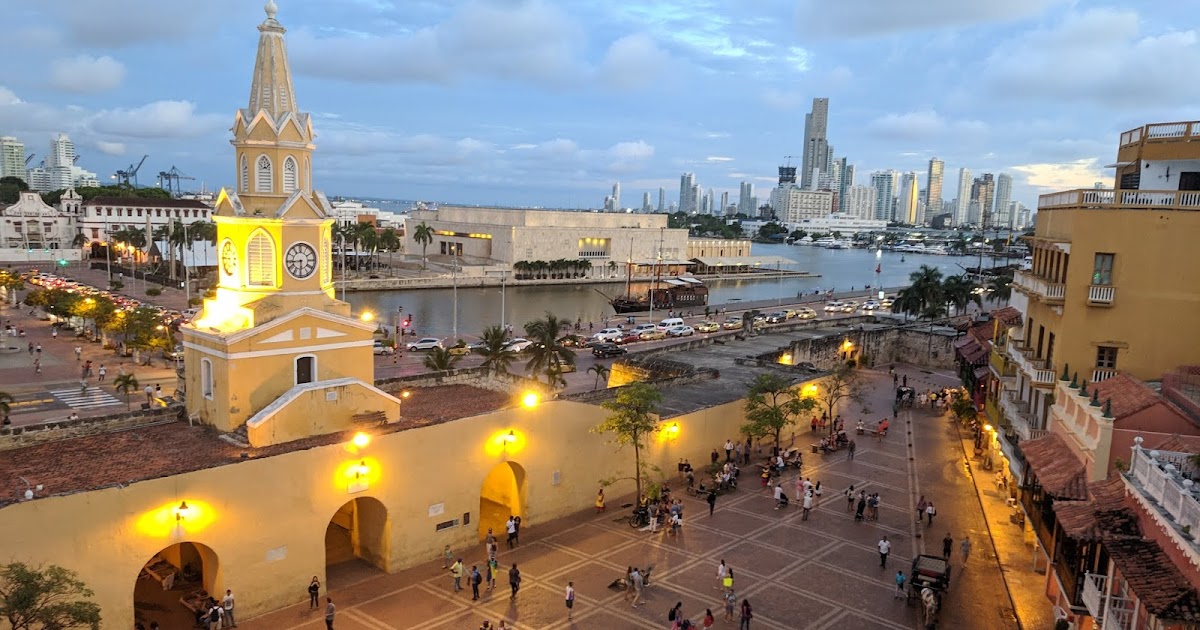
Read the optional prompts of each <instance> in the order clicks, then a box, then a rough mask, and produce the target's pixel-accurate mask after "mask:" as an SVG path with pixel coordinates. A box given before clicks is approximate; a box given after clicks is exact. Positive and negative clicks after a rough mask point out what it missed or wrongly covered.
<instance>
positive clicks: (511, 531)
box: [504, 515, 517, 549]
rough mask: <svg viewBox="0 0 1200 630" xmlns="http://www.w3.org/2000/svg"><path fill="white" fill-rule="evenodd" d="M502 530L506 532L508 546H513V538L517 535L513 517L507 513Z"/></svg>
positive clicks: (510, 547)
mask: <svg viewBox="0 0 1200 630" xmlns="http://www.w3.org/2000/svg"><path fill="white" fill-rule="evenodd" d="M504 531H506V532H508V548H509V549H512V548H513V540H514V539H515V538H516V537H517V524H516V521H514V520H513V517H512V516H511V515H509V517H508V520H507V521H505V522H504Z"/></svg>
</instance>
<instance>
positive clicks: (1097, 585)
mask: <svg viewBox="0 0 1200 630" xmlns="http://www.w3.org/2000/svg"><path fill="white" fill-rule="evenodd" d="M1107 590H1108V576H1107V575H1097V574H1095V573H1088V574H1087V577H1086V578H1084V580H1083V597H1081V598H1080V599H1082V600H1083V605H1084V607H1085V608H1087V610H1088V614H1090V615H1091V616H1093V617H1095V618H1097V619H1099V618H1100V615H1103V614H1104V593H1105V592H1106V591H1107Z"/></svg>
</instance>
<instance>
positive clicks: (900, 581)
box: [892, 571, 904, 599]
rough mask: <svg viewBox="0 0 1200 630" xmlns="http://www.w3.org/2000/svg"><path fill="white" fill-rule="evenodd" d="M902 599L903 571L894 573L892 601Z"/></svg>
mask: <svg viewBox="0 0 1200 630" xmlns="http://www.w3.org/2000/svg"><path fill="white" fill-rule="evenodd" d="M903 598H904V571H897V572H896V594H895V595H894V596H893V597H892V599H903Z"/></svg>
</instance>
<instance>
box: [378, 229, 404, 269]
mask: <svg viewBox="0 0 1200 630" xmlns="http://www.w3.org/2000/svg"><path fill="white" fill-rule="evenodd" d="M402 244H403V243H401V242H400V237H399V236H398V235H397V234H396V230H393V229H392V228H388V229H386V230H384V231H383V233H382V234H380V235H379V247H380V249H383V250H384V251H386V252H387V253H388V269H389V270H392V269H393V265H392V253H393V252H395V251H396V250H398V249H400V246H401V245H402Z"/></svg>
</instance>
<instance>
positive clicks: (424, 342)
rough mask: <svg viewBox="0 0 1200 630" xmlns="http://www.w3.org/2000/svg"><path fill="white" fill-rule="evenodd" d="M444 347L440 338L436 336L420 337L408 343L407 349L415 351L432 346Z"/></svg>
mask: <svg viewBox="0 0 1200 630" xmlns="http://www.w3.org/2000/svg"><path fill="white" fill-rule="evenodd" d="M444 347H445V346H443V345H442V340H441V339H438V338H437V337H422V338H421V339H418V340H417V341H414V342H412V343H410V344H408V351H409V352H416V351H418V350H433V349H434V348H444Z"/></svg>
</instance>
